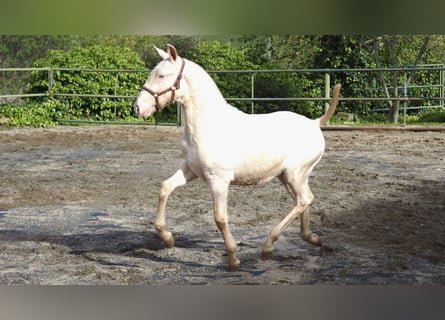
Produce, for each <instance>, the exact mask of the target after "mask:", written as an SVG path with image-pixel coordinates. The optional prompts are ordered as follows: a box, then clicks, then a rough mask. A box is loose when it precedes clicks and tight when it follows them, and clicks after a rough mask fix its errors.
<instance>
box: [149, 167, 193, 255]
mask: <svg viewBox="0 0 445 320" xmlns="http://www.w3.org/2000/svg"><path fill="white" fill-rule="evenodd" d="M196 178H197V176H196V175H195V174H194V173H193V171H192V170H190V168H189V166H188V165H187V162H186V161H184V162H182V164H181V166H180V168H179V169H178V171H176V172H175V174H173V175H172V176H171V177H170V178H168V179H167V180H165V181H164V182H162V186H161V190H160V191H159V202H158V213H157V215H156V220H155V228H156V230H157V232H158V235H159V237H160V238H161V240H162V241H163V242H164V243H165V244H166V245H167V246H169V247H173V245H174V243H175V239H174V237H173V235H172V233H171V232H170V231H167V229H166V224H165V208H166V205H167V199H168V196H169V195H170V194H171V193H172V191H173V190H175V189H176V188H177V187H179V186H182V185H185V184H186V183H187V182H189V181H191V180H193V179H196Z"/></svg>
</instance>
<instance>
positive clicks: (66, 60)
mask: <svg viewBox="0 0 445 320" xmlns="http://www.w3.org/2000/svg"><path fill="white" fill-rule="evenodd" d="M34 66H35V67H52V68H79V69H129V70H134V69H136V70H137V69H139V70H140V69H146V67H145V64H144V62H143V61H142V60H141V59H140V58H139V55H138V54H137V53H135V52H133V51H131V50H130V49H127V48H121V47H104V46H99V45H93V46H90V47H86V48H81V47H78V48H74V49H72V50H70V51H66V52H65V51H61V50H50V51H49V52H48V55H47V57H45V58H44V59H40V60H37V61H36V62H35V63H34ZM146 77H147V74H146V73H144V72H119V73H115V72H96V71H94V72H91V71H78V70H55V71H54V75H53V83H52V84H50V83H49V76H48V73H45V72H41V71H36V72H32V73H31V75H30V76H29V77H28V79H27V85H26V86H27V89H28V91H29V92H30V93H42V92H46V91H48V88H49V87H51V90H50V91H49V96H51V95H50V94H51V93H52V94H57V93H59V94H63V93H67V94H92V95H122V96H131V95H137V94H138V93H139V90H140V88H141V86H142V84H143V83H144V82H145V80H146ZM30 101H32V102H35V100H34V99H30ZM51 104H52V106H53V108H54V109H55V112H56V113H57V116H58V117H59V118H60V119H91V120H102V121H106V120H120V119H129V118H132V117H133V115H132V104H133V101H132V100H131V99H125V98H94V97H54V98H53V99H52V101H51Z"/></svg>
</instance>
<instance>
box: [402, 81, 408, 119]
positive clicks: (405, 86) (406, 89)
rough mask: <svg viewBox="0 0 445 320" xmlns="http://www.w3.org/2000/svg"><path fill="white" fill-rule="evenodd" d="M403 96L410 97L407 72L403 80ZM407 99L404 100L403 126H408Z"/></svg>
mask: <svg viewBox="0 0 445 320" xmlns="http://www.w3.org/2000/svg"><path fill="white" fill-rule="evenodd" d="M403 97H404V98H408V81H407V77H406V72H405V78H404V80H403ZM406 105H407V102H406V100H405V101H404V102H403V126H404V127H406Z"/></svg>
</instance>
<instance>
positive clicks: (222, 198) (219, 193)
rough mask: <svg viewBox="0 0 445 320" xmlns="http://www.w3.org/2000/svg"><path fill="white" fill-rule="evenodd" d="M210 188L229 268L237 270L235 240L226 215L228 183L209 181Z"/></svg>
mask: <svg viewBox="0 0 445 320" xmlns="http://www.w3.org/2000/svg"><path fill="white" fill-rule="evenodd" d="M210 188H211V190H212V198H213V205H214V210H215V222H216V225H217V226H218V229H219V230H220V231H221V233H222V235H223V238H224V244H225V246H226V252H227V255H228V256H229V270H230V271H238V269H239V265H240V261H239V260H238V259H237V257H236V254H235V252H236V242H235V240H234V239H233V237H232V234H231V233H230V230H229V224H228V223H229V221H228V220H229V219H228V215H227V194H228V190H229V183H228V182H225V181H210Z"/></svg>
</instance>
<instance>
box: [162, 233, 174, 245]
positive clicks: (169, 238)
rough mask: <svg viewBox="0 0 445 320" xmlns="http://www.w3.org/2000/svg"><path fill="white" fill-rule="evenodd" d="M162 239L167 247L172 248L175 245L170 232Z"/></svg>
mask: <svg viewBox="0 0 445 320" xmlns="http://www.w3.org/2000/svg"><path fill="white" fill-rule="evenodd" d="M162 241H164V243H165V245H166V246H167V247H169V248H173V247H174V246H175V237H173V235H172V234H171V232H168V235H167V236H166V237H164V238H163V239H162Z"/></svg>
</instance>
